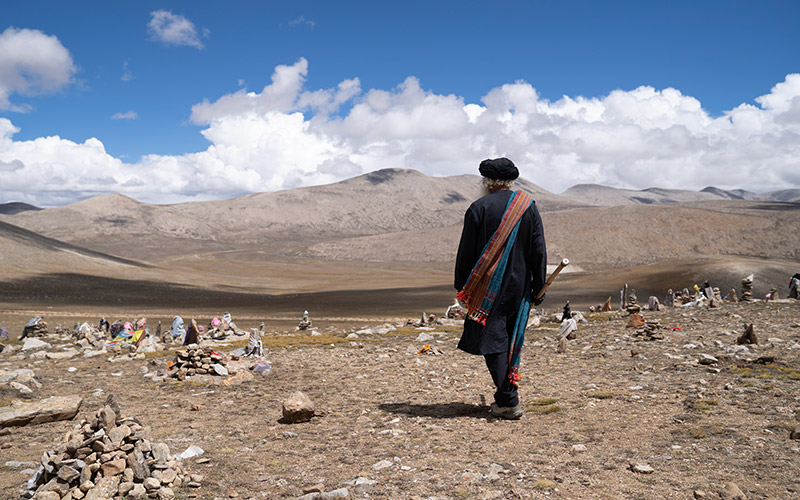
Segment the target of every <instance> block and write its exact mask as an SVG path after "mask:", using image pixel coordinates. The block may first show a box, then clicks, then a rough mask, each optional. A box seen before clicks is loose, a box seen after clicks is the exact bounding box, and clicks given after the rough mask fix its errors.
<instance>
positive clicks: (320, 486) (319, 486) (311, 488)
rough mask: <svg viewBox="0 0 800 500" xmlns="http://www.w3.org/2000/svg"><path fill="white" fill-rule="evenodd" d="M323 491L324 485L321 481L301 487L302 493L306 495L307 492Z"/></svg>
mask: <svg viewBox="0 0 800 500" xmlns="http://www.w3.org/2000/svg"><path fill="white" fill-rule="evenodd" d="M323 491H325V485H324V484H322V483H317V484H315V485H313V486H306V487H305V488H303V494H304V495H308V494H309V493H322V492H323Z"/></svg>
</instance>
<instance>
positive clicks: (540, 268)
mask: <svg viewBox="0 0 800 500" xmlns="http://www.w3.org/2000/svg"><path fill="white" fill-rule="evenodd" d="M478 170H479V171H480V173H481V175H482V176H483V182H484V186H485V187H486V190H487V191H488V194H486V195H485V196H483V197H482V198H480V199H478V200H477V201H475V202H474V203H473V204H472V205H470V207H469V209H467V212H466V214H465V215H464V229H463V231H462V233H461V242H460V243H459V246H458V255H457V257H456V267H455V288H456V290H458V295H457V297H458V299H459V300H460V301H462V302H463V303H464V306H465V308H466V309H467V318H466V319H465V321H464V333H463V335H462V336H461V341H460V342H459V343H458V348H459V349H461V350H463V351H466V352H468V353H470V354H478V355H483V356H484V358H485V359H486V366H487V367H488V368H489V373H490V374H491V376H492V380H493V381H494V385H495V387H496V388H497V391H496V392H495V394H494V400H495V402H494V403H493V404H492V406H491V413H492V415H494V416H497V417H502V418H507V419H518V418H520V417H521V416H522V409H521V408H520V405H519V397H518V395H517V386H518V383H519V379H520V375H519V363H520V355H521V349H522V342H523V340H524V334H525V326H526V324H527V321H528V314H529V312H530V304H531V302H533V303H534V304H535V305H539V304H540V303H541V301H542V299H543V298H544V297H542V298H541V299H533V297H536V295H537V293H538V292H539V291H540V290H541V289H542V288H543V287H544V283H545V278H546V273H547V251H546V249H545V242H544V230H543V228H542V219H541V217H540V216H539V211H538V210H537V209H536V204H535V203H534V201H533V198H532V197H531V196H530V195H529V194H527V193H524V192H522V191H512V190H511V187H512V185H513V182H514V180H515V179H516V178H517V177H519V170H517V167H516V166H514V163H513V162H512V161H511V160H509V159H507V158H497V159H493V160H484V161H482V162H481V164H480V168H479V169H478Z"/></svg>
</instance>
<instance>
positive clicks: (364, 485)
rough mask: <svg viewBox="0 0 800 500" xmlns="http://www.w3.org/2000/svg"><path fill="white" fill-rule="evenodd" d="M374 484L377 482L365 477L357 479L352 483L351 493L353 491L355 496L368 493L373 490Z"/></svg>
mask: <svg viewBox="0 0 800 500" xmlns="http://www.w3.org/2000/svg"><path fill="white" fill-rule="evenodd" d="M376 483H377V481H373V480H372V479H368V478H366V477H357V478H356V479H355V481H353V491H355V492H356V494H357V495H361V494H364V493H369V492H370V491H372V490H373V489H374V488H375V484H376Z"/></svg>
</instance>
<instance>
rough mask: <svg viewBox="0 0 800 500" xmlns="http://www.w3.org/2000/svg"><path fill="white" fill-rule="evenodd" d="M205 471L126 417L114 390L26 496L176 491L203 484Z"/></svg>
mask: <svg viewBox="0 0 800 500" xmlns="http://www.w3.org/2000/svg"><path fill="white" fill-rule="evenodd" d="M202 479H203V478H202V476H199V475H189V474H187V473H186V471H185V470H184V469H183V467H182V466H181V464H180V463H179V462H178V461H176V460H175V459H173V458H172V457H171V456H170V452H169V447H168V446H167V445H166V444H164V443H151V441H150V439H149V429H148V428H146V427H144V426H143V425H142V424H141V422H139V421H138V420H137V419H135V418H133V417H125V418H123V417H122V416H121V415H120V411H119V406H117V405H116V403H114V400H113V397H111V396H109V398H108V400H107V401H106V405H105V406H104V407H103V408H102V409H100V410H98V411H97V413H96V414H95V416H94V418H93V419H92V420H91V421H88V420H86V419H84V420H81V421H80V423H78V424H77V425H76V426H75V428H74V429H73V430H72V431H70V432H67V434H66V435H65V436H64V439H63V440H62V442H61V443H60V444H59V445H58V447H57V448H56V449H54V450H50V451H47V452H45V453H44V454H43V455H42V459H41V465H40V466H39V469H38V470H37V471H36V473H34V475H33V477H32V478H31V479H30V480H28V482H27V484H26V486H25V491H24V492H23V493H22V495H21V496H22V498H36V499H38V500H81V499H83V498H86V499H87V500H89V499H101V498H104V499H105V498H107V499H111V498H127V499H129V500H144V499H145V498H158V499H165V500H169V499H172V498H174V497H175V493H174V491H173V489H172V488H175V487H180V486H184V485H185V486H189V487H199V486H200V482H199V481H198V480H202Z"/></svg>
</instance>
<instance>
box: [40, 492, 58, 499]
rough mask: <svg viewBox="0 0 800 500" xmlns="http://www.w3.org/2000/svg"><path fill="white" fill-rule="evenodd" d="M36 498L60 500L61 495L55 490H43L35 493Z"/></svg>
mask: <svg viewBox="0 0 800 500" xmlns="http://www.w3.org/2000/svg"><path fill="white" fill-rule="evenodd" d="M36 499H37V500H61V495H59V494H58V493H56V492H55V491H43V492H41V493H37V494H36Z"/></svg>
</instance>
